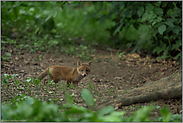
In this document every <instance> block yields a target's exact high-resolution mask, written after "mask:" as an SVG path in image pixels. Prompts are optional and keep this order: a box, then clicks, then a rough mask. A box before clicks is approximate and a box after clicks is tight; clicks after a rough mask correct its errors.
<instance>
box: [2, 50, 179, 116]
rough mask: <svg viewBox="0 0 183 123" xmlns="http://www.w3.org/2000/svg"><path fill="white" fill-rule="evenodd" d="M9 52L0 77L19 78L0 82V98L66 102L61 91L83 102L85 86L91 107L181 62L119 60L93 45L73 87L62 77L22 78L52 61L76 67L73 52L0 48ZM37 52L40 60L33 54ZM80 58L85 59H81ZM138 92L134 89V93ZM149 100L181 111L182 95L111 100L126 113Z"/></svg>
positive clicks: (154, 78)
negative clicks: (54, 80)
mask: <svg viewBox="0 0 183 123" xmlns="http://www.w3.org/2000/svg"><path fill="white" fill-rule="evenodd" d="M5 52H10V53H11V54H12V56H11V57H9V58H10V61H9V62H6V61H4V60H1V77H2V75H3V74H8V75H12V74H19V76H18V77H16V79H17V80H20V81H21V82H20V83H17V82H16V81H15V80H14V79H10V81H9V83H2V82H1V101H2V102H7V101H9V100H11V99H14V98H15V97H16V95H19V94H26V96H31V97H36V98H39V99H42V100H44V101H49V100H52V99H59V100H55V101H54V102H55V103H56V104H58V105H62V104H64V103H66V98H65V92H69V93H70V94H71V96H72V97H73V98H74V102H75V104H77V105H81V106H85V107H87V106H86V103H85V102H84V101H83V100H82V98H81V90H82V89H83V88H88V89H89V90H90V91H91V92H92V94H93V97H94V98H95V100H96V101H95V108H94V109H93V110H98V109H101V108H103V107H104V106H106V104H105V103H107V102H109V101H111V100H113V99H115V98H116V97H118V96H119V95H123V96H124V95H125V94H127V93H128V92H129V91H130V90H132V89H135V88H140V87H142V86H144V85H145V84H146V83H147V82H149V81H152V82H153V81H157V80H160V79H161V78H164V77H167V76H169V75H171V74H173V73H175V71H176V70H177V69H179V68H180V66H181V64H178V63H176V61H173V60H171V59H170V60H166V61H165V60H155V58H152V57H151V56H149V55H146V56H145V57H143V56H141V55H140V54H136V53H135V54H127V53H126V54H124V55H123V58H124V59H123V60H122V59H120V58H119V56H118V55H117V53H116V52H115V51H107V50H101V49H97V50H96V52H95V53H94V54H93V55H92V66H91V72H90V74H89V75H88V76H87V77H85V78H84V79H82V80H81V81H80V83H79V86H78V87H76V88H66V87H64V83H65V81H61V82H59V83H58V84H57V85H56V86H54V85H53V84H46V85H44V84H43V81H45V80H42V81H41V83H38V84H36V83H34V82H26V80H27V77H33V78H37V76H38V75H39V74H40V73H41V72H42V71H43V70H44V69H45V68H47V67H49V66H52V65H60V66H69V67H76V62H77V60H78V58H77V57H76V56H68V55H65V54H61V53H59V52H57V51H56V52H55V53H46V52H40V51H38V52H37V53H35V54H33V53H30V52H29V51H27V50H20V49H16V48H14V47H13V46H7V47H6V48H5V50H3V51H2V54H1V55H3V54H4V53H5ZM39 55H41V59H40V60H36V58H38V57H39ZM81 61H82V62H88V61H86V60H85V61H83V60H81ZM136 95H138V93H134V96H136ZM150 103H153V105H158V106H160V107H164V106H165V105H167V107H168V108H169V110H170V111H171V113H172V114H181V113H182V98H173V99H168V100H165V99H160V100H157V101H152V102H144V103H137V104H132V105H129V106H121V107H119V106H118V104H112V106H114V107H115V109H116V110H117V111H121V110H124V111H126V114H125V115H126V116H129V115H131V114H133V112H134V111H136V110H137V109H139V108H141V107H142V106H148V105H150ZM158 110H159V109H155V110H153V111H152V114H151V117H157V116H160V113H159V112H158Z"/></svg>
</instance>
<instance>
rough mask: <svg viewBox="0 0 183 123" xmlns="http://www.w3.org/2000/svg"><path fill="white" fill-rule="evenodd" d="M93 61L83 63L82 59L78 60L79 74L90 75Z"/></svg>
mask: <svg viewBox="0 0 183 123" xmlns="http://www.w3.org/2000/svg"><path fill="white" fill-rule="evenodd" d="M90 66H91V61H89V62H88V63H81V61H78V62H77V71H78V73H79V74H81V75H82V76H83V77H84V76H86V75H88V73H89V72H90V68H91V67H90Z"/></svg>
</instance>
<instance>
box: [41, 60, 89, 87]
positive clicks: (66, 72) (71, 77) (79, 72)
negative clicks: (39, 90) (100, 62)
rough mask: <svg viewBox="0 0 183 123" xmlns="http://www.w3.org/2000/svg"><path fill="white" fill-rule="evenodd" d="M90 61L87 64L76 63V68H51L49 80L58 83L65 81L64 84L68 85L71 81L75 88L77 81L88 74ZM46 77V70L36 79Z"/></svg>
mask: <svg viewBox="0 0 183 123" xmlns="http://www.w3.org/2000/svg"><path fill="white" fill-rule="evenodd" d="M90 66H91V61H90V62H89V63H88V64H82V63H81V62H80V61H78V62H77V68H73V67H65V66H51V67H49V75H50V78H51V80H53V81H54V82H55V83H58V82H59V81H60V80H66V84H67V85H69V83H71V81H72V82H73V84H74V85H75V86H77V85H78V83H79V81H80V80H81V79H82V78H84V77H85V76H86V75H87V74H88V73H89V72H90V69H91V68H90ZM47 75H48V68H46V70H44V71H43V72H42V73H41V74H40V75H39V77H38V79H40V80H41V79H43V78H44V77H45V76H47Z"/></svg>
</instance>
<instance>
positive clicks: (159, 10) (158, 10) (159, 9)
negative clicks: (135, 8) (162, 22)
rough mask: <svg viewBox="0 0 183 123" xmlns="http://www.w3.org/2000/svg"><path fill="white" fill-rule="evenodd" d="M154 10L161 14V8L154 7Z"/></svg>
mask: <svg viewBox="0 0 183 123" xmlns="http://www.w3.org/2000/svg"><path fill="white" fill-rule="evenodd" d="M154 11H155V12H156V13H157V14H158V15H163V10H162V9H161V8H155V9H154Z"/></svg>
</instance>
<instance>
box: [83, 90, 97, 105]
mask: <svg viewBox="0 0 183 123" xmlns="http://www.w3.org/2000/svg"><path fill="white" fill-rule="evenodd" d="M81 96H82V98H83V100H84V101H85V102H86V104H87V105H88V106H93V105H94V100H93V96H92V94H91V92H90V91H89V90H87V89H83V90H82V92H81Z"/></svg>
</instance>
